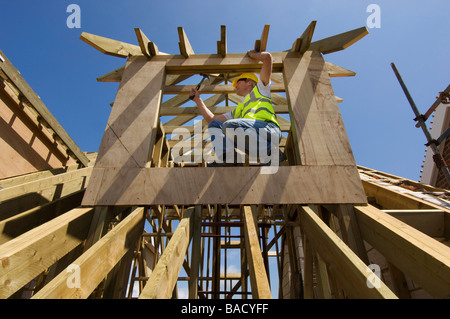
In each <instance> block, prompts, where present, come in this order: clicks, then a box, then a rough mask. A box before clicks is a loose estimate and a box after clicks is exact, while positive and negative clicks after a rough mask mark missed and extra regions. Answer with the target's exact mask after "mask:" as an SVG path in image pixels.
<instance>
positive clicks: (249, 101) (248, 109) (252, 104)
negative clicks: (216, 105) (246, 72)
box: [231, 86, 280, 127]
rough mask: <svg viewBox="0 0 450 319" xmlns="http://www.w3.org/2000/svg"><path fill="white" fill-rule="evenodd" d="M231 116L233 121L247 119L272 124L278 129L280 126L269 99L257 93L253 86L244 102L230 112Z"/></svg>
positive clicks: (256, 88) (256, 87)
mask: <svg viewBox="0 0 450 319" xmlns="http://www.w3.org/2000/svg"><path fill="white" fill-rule="evenodd" d="M231 116H232V117H233V118H234V119H238V118H247V119H254V120H261V121H269V122H274V123H275V124H276V125H278V127H279V126H280V124H279V123H278V120H277V117H276V115H275V111H274V110H273V106H272V101H271V100H270V98H269V97H267V96H264V95H262V94H261V93H259V90H258V86H255V87H254V88H253V90H252V91H251V92H250V93H249V94H247V96H246V97H245V99H244V101H242V103H239V104H238V105H237V106H236V108H235V109H234V110H233V111H232V112H231Z"/></svg>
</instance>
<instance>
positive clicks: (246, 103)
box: [191, 51, 281, 166]
mask: <svg viewBox="0 0 450 319" xmlns="http://www.w3.org/2000/svg"><path fill="white" fill-rule="evenodd" d="M248 55H249V56H250V57H251V58H253V59H255V60H258V61H261V62H262V67H261V72H260V74H259V79H258V77H256V75H255V74H253V73H243V74H241V75H240V76H239V77H237V78H236V79H234V81H233V86H234V88H235V90H236V94H237V95H239V96H243V97H244V99H243V101H242V103H239V104H238V105H237V107H236V108H235V109H234V110H233V111H232V112H229V113H225V114H218V115H215V114H213V113H212V112H211V111H210V110H209V109H208V108H207V107H206V106H205V104H204V102H203V100H202V99H201V98H200V96H199V93H198V91H197V90H196V89H195V88H192V90H191V96H194V97H193V101H194V102H195V103H196V105H197V107H198V109H199V112H200V114H201V115H202V116H203V117H204V119H205V120H206V122H207V123H208V132H209V134H210V136H211V141H212V143H213V145H214V149H215V154H216V157H217V160H216V162H215V164H209V165H208V166H234V165H236V163H242V162H243V161H244V157H243V156H242V152H244V153H246V154H247V155H249V156H250V160H255V159H257V160H259V162H260V163H261V164H266V165H277V166H278V155H279V153H278V152H279V150H278V145H279V143H280V140H281V130H280V125H279V123H278V121H277V118H276V115H275V112H274V110H273V107H272V103H271V99H270V96H271V93H270V85H271V82H270V81H271V80H270V78H271V75H272V55H271V54H270V53H269V52H256V51H248ZM240 137H243V138H240ZM245 138H247V142H245ZM243 141H244V142H243ZM235 149H237V150H239V151H240V155H241V156H240V157H239V156H237V155H236V153H235ZM239 151H238V152H239ZM222 163H225V165H218V164H222Z"/></svg>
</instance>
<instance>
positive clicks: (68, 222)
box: [0, 208, 94, 299]
mask: <svg viewBox="0 0 450 319" xmlns="http://www.w3.org/2000/svg"><path fill="white" fill-rule="evenodd" d="M93 211H94V209H93V208H76V209H73V210H71V211H69V212H67V213H65V214H64V215H61V216H59V217H56V218H54V219H52V220H51V221H49V222H47V223H45V224H43V225H41V226H39V227H36V228H34V229H32V230H30V231H28V232H26V233H24V234H22V235H21V236H19V237H17V238H15V239H12V240H10V241H8V242H6V243H5V244H3V245H1V246H0V261H1V267H0V298H2V299H4V298H7V297H9V296H11V295H12V294H13V293H14V292H16V291H17V290H19V289H20V288H22V287H23V286H24V285H25V284H27V283H28V282H29V281H31V280H32V279H33V278H35V277H36V276H37V275H39V274H40V273H42V272H43V271H44V270H45V269H47V268H48V267H50V266H51V265H53V264H54V263H55V262H56V261H57V260H59V259H60V258H62V257H63V256H64V255H65V254H67V253H68V252H70V251H71V250H72V249H74V248H75V247H76V246H78V245H79V244H80V243H81V242H82V241H83V240H84V239H85V238H86V236H87V231H88V229H89V223H90V221H91V219H92V213H93ZM86 277H87V276H86ZM64 284H65V282H64Z"/></svg>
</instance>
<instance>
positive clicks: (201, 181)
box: [82, 165, 366, 206]
mask: <svg viewBox="0 0 450 319" xmlns="http://www.w3.org/2000/svg"><path fill="white" fill-rule="evenodd" d="M266 168H267V167H266ZM262 169H263V167H217V168H211V167H186V168H179V167H178V168H177V167H174V168H145V169H140V168H105V169H101V170H100V171H97V170H96V169H95V168H94V171H93V173H92V177H91V180H96V179H97V178H98V180H97V181H96V184H97V183H98V184H99V185H101V186H102V187H101V188H100V187H99V190H98V192H95V193H92V194H89V193H88V192H87V193H86V195H85V196H84V198H83V202H82V205H88V206H90V205H125V206H133V205H149V204H150V205H153V204H157V205H159V204H167V205H172V204H174V205H177V204H179V205H191V204H195V205H197V204H213V203H214V204H237V205H239V204H245V205H247V204H248V205H250V204H275V203H278V204H297V203H324V204H325V203H329V204H335V203H354V204H356V203H363V204H365V203H366V196H365V194H364V192H363V191H362V187H361V182H360V180H359V176H358V175H355V174H354V169H355V168H354V167H353V166H335V165H332V166H322V165H320V166H280V167H278V171H277V172H276V173H274V174H262V173H261V172H264V171H261V170H262ZM97 174H99V176H98V177H97V176H96V175H97ZM236 180H242V181H245V183H243V184H242V185H240V187H236ZM218 181H220V185H221V187H220V188H217V187H213V185H215V184H216V183H218ZM174 189H176V190H177V191H176V192H174V191H173V190H174ZM88 190H89V187H88Z"/></svg>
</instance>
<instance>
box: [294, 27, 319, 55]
mask: <svg viewBox="0 0 450 319" xmlns="http://www.w3.org/2000/svg"><path fill="white" fill-rule="evenodd" d="M316 23H317V21H311V23H310V24H309V26H308V27H307V28H306V29H305V31H304V32H303V34H302V35H301V36H300V38H298V39H297V40H295V42H294V44H293V45H292V49H291V52H300V53H301V54H303V53H305V52H306V50H308V49H309V46H310V45H311V39H312V37H313V34H314V29H315V28H316Z"/></svg>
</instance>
